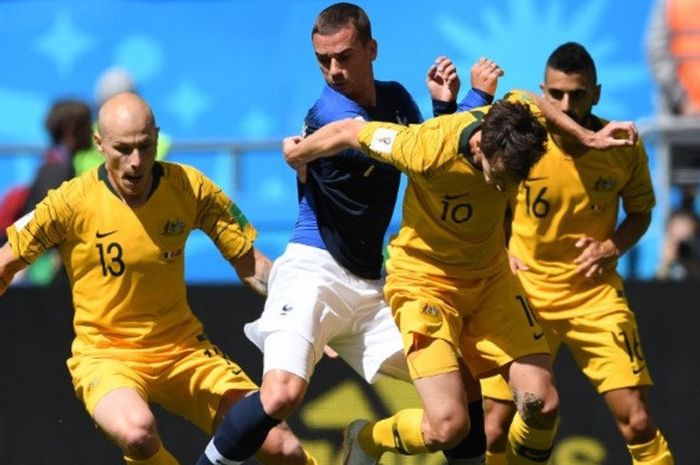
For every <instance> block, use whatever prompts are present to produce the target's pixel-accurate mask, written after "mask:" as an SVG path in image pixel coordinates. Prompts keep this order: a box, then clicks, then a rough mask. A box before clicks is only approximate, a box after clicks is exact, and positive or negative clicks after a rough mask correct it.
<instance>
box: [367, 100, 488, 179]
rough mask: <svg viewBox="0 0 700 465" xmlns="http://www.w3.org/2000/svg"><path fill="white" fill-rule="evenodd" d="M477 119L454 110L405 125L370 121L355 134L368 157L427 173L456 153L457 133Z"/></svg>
mask: <svg viewBox="0 0 700 465" xmlns="http://www.w3.org/2000/svg"><path fill="white" fill-rule="evenodd" d="M476 119H477V118H476V116H475V115H474V114H472V113H471V112H464V113H456V114H452V115H445V116H440V117H438V118H433V119H430V120H427V121H426V122H424V123H422V124H412V125H410V126H408V127H406V126H401V125H398V124H390V123H381V122H371V123H368V124H366V125H365V126H364V127H363V128H362V130H361V131H360V133H359V135H358V141H359V143H360V145H361V147H362V150H363V151H364V152H365V153H366V154H368V155H369V156H370V157H372V158H375V159H377V160H381V161H384V162H386V163H390V164H392V165H394V166H396V167H397V168H398V169H400V170H401V171H403V172H405V173H407V174H409V175H423V176H430V173H431V172H434V171H436V170H441V169H443V168H444V167H446V166H447V165H449V164H450V163H451V162H452V161H454V160H455V159H456V158H457V157H458V156H459V147H458V146H459V133H460V131H461V129H463V128H465V127H467V126H469V124H470V122H473V121H475V120H476Z"/></svg>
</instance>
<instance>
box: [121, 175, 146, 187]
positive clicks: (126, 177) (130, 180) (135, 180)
mask: <svg viewBox="0 0 700 465" xmlns="http://www.w3.org/2000/svg"><path fill="white" fill-rule="evenodd" d="M142 178H143V175H140V176H130V175H128V174H125V175H124V180H125V181H126V182H127V183H129V184H132V185H133V184H138V183H139V181H141V179H142Z"/></svg>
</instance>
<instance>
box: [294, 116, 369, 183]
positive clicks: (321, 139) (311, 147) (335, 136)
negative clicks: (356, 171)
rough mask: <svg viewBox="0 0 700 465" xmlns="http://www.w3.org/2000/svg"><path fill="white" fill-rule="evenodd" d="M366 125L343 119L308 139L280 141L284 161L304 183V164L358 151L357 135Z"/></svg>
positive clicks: (354, 120) (362, 122) (360, 121)
mask: <svg viewBox="0 0 700 465" xmlns="http://www.w3.org/2000/svg"><path fill="white" fill-rule="evenodd" d="M366 124H367V122H366V121H362V120H357V119H344V120H341V121H334V122H332V123H329V124H327V125H325V126H323V127H321V128H319V129H318V130H317V131H316V132H314V133H313V134H311V135H310V136H308V137H305V138H302V137H300V136H291V137H287V138H285V139H284V141H282V151H283V152H284V159H285V160H286V161H287V163H288V164H289V166H291V167H292V168H294V169H295V170H297V175H298V176H299V180H300V181H301V182H305V181H306V164H307V163H309V162H311V161H313V160H316V159H318V158H323V157H330V156H332V155H335V154H337V153H338V152H340V151H342V150H344V149H348V148H352V149H356V150H359V149H360V143H359V141H358V140H357V135H358V134H359V133H360V131H361V130H362V128H363V127H364V126H365V125H366Z"/></svg>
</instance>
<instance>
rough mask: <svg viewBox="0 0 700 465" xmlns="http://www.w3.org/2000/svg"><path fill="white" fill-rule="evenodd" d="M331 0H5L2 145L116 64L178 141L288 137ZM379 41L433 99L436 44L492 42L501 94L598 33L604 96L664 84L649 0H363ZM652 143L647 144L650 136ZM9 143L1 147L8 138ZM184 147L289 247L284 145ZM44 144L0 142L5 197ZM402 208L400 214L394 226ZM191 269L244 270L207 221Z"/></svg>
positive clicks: (191, 277)
mask: <svg viewBox="0 0 700 465" xmlns="http://www.w3.org/2000/svg"><path fill="white" fill-rule="evenodd" d="M329 3H330V2H320V1H315V0H314V1H310V0H309V1H307V0H304V1H302V0H236V1H206V0H205V1H196V2H195V1H189V2H188V1H167V0H153V1H136V0H134V1H124V0H122V1H119V0H112V1H94V2H93V1H90V2H88V1H61V0H56V1H51V2H48V1H41V2H40V1H3V2H0V43H2V44H3V45H2V47H0V63H1V64H0V66H1V67H2V70H1V71H0V148H1V147H2V146H3V145H4V146H7V145H17V144H24V145H27V144H28V145H33V146H41V145H45V144H46V143H47V140H46V136H45V134H44V131H43V129H42V120H43V117H44V115H45V112H46V111H47V109H48V107H49V105H50V104H51V102H52V101H53V100H54V99H56V98H60V97H66V96H74V97H79V98H83V99H86V100H92V96H93V88H94V83H95V80H96V79H97V77H98V76H99V74H100V73H101V72H102V71H104V70H105V69H107V68H108V67H110V66H114V65H119V66H122V67H124V68H126V69H127V70H129V71H130V72H131V73H132V74H133V75H134V77H135V79H136V81H137V82H138V85H139V90H140V92H141V93H142V94H144V95H145V96H146V97H147V98H148V99H149V100H150V101H151V102H152V104H153V107H154V109H155V111H156V114H157V118H158V122H159V124H160V126H161V127H162V129H163V130H164V131H165V132H166V133H168V134H169V135H170V136H171V137H172V139H173V140H174V142H175V143H178V142H185V141H189V142H192V141H242V142H245V141H256V140H272V141H275V140H279V139H280V138H281V137H283V136H285V135H290V134H295V133H298V132H299V130H300V124H301V120H302V118H303V116H304V114H305V112H306V110H307V108H308V107H309V106H310V104H311V103H312V102H313V101H314V100H315V98H316V97H317V95H318V94H319V92H320V89H321V86H322V80H321V77H320V74H319V72H318V70H317V65H316V63H315V60H314V55H313V52H312V49H311V44H310V28H311V24H312V22H313V20H314V18H315V16H316V14H317V13H318V12H319V11H320V10H321V9H322V8H324V7H325V6H327V5H328V4H329ZM358 3H359V4H361V5H362V6H363V7H364V8H365V9H366V10H367V11H368V13H369V15H370V17H371V18H372V21H373V27H374V34H375V37H376V38H377V39H378V41H379V58H378V60H377V62H376V77H377V78H378V79H392V80H399V81H401V82H402V83H404V84H405V85H406V87H407V88H408V89H409V90H410V91H411V92H412V94H413V95H414V96H415V98H416V100H417V101H418V103H419V105H420V106H421V109H422V110H423V112H424V114H429V112H430V103H429V99H428V96H427V92H426V90H425V88H424V84H423V82H424V76H425V71H426V69H427V68H428V66H429V65H430V63H431V61H432V60H433V59H434V58H435V57H436V56H437V55H439V54H447V55H449V56H451V57H453V58H454V59H455V61H456V63H457V64H458V66H459V69H460V70H461V72H462V76H463V77H464V78H465V80H466V78H467V72H468V69H469V67H470V65H471V63H472V62H473V61H474V60H476V59H477V58H479V57H480V56H488V57H490V58H493V59H495V60H497V61H498V62H499V63H500V64H501V65H502V66H503V68H504V69H505V70H506V76H505V77H504V78H503V79H502V81H501V86H500V90H499V95H502V93H503V92H505V91H506V90H508V89H510V88H526V89H532V90H537V89H538V85H539V83H540V81H541V77H542V68H543V63H544V61H545V59H546V57H547V55H548V54H549V52H550V51H551V50H552V49H553V48H554V47H556V46H557V45H558V44H560V43H562V42H564V41H568V40H575V41H579V42H581V43H583V44H584V45H585V46H586V47H588V48H589V50H590V51H591V53H592V54H593V56H594V58H595V59H596V61H597V63H598V67H599V75H600V81H601V82H602V83H603V98H602V103H601V104H600V105H599V107H598V108H597V111H598V112H599V113H600V114H602V115H605V116H607V117H610V118H616V119H639V118H643V117H646V116H649V115H652V114H653V112H654V85H653V82H652V80H651V78H650V74H649V70H648V67H647V64H646V61H645V55H644V47H643V39H644V35H645V29H646V24H647V21H648V16H649V14H650V8H651V5H650V3H651V0H643V1H638V2H610V1H606V0H592V1H589V2H580V1H575V0H496V1H492V2H474V1H464V0H447V1H443V2H440V6H439V8H437V7H435V6H433V5H434V3H431V2H423V1H404V2H392V1H374V2H369V1H360V2H358ZM651 148H652V147H650V149H651ZM0 152H2V151H0ZM171 159H172V160H174V161H181V162H186V163H191V164H193V165H196V166H198V167H200V168H201V169H203V170H204V171H205V172H206V173H207V174H209V175H210V176H211V177H213V178H214V179H215V180H216V181H217V182H218V183H219V184H221V185H222V187H223V188H224V189H225V190H226V191H228V192H229V193H230V194H231V195H232V197H233V198H234V199H235V201H236V202H238V203H239V204H240V206H241V207H242V209H243V210H244V211H245V212H246V214H247V215H248V216H249V218H250V220H251V221H252V222H253V223H254V224H255V225H256V226H257V227H258V228H259V230H260V232H261V235H260V240H259V242H258V245H259V246H260V247H261V248H262V249H263V250H264V251H265V252H267V253H268V254H270V255H271V256H273V257H276V256H278V255H279V254H280V253H281V251H282V249H283V247H284V244H285V242H286V239H287V237H288V235H289V232H290V229H291V227H292V225H293V222H294V218H295V212H296V195H295V187H294V186H295V183H294V175H293V173H292V172H291V170H289V169H288V168H287V167H286V165H285V164H284V163H283V161H282V159H281V157H280V154H279V152H278V151H275V150H272V151H269V150H268V151H263V152H258V151H256V152H248V153H243V154H242V155H240V157H239V158H238V159H237V160H236V159H234V157H232V156H231V155H230V153H227V152H226V151H223V150H222V151H209V152H197V153H184V152H181V153H178V152H175V153H173V154H172V155H171ZM38 160H39V154H38V153H24V152H22V151H14V152H11V153H0V173H2V176H0V196H2V195H3V194H4V193H5V192H6V191H7V190H8V189H9V188H10V187H12V186H13V185H16V184H19V183H26V182H29V181H30V180H31V178H32V175H33V173H34V170H35V168H36V166H37V163H38ZM397 223H398V216H397V217H396V218H395V220H394V226H393V227H396V224H397ZM660 223H661V222H660V219H659V217H658V215H657V219H656V221H655V223H654V224H653V225H652V228H651V229H650V231H649V232H648V233H647V235H646V237H645V238H644V240H643V242H642V245H641V247H639V248H638V249H637V250H636V258H637V259H636V260H634V266H633V267H631V266H629V265H630V264H629V263H628V261H625V262H623V264H622V269H623V271H624V272H625V273H626V274H627V275H628V276H630V275H631V276H634V277H642V278H645V277H650V276H652V275H653V273H654V268H655V266H656V262H657V257H658V253H659V240H660V236H661V233H662V227H661V224H660ZM186 253H187V257H188V268H187V279H188V281H189V282H230V281H233V280H234V279H235V277H234V273H233V272H232V270H231V269H230V268H229V267H228V265H227V264H226V263H225V262H224V261H223V260H222V259H220V258H219V256H218V254H217V252H216V251H215V249H214V248H213V247H212V246H211V244H209V242H208V240H207V239H206V238H205V237H204V236H203V235H196V236H195V237H194V240H192V241H190V244H189V246H188V249H187V251H186Z"/></svg>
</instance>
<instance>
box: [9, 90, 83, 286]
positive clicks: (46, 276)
mask: <svg viewBox="0 0 700 465" xmlns="http://www.w3.org/2000/svg"><path fill="white" fill-rule="evenodd" d="M91 124H92V118H91V115H90V107H89V106H88V104H86V103H84V102H81V101H79V100H59V101H57V102H56V103H54V104H53V105H52V106H51V109H50V110H49V113H48V115H47V116H46V121H45V127H46V130H47V131H48V133H49V136H50V138H51V147H50V148H49V149H48V150H47V152H46V153H45V154H44V159H43V161H42V164H41V166H40V167H39V171H38V172H37V174H36V176H35V177H34V180H33V182H32V184H31V185H30V186H29V187H28V191H27V193H26V196H27V199H26V201H25V203H24V207H23V208H22V211H21V214H20V216H21V215H25V214H27V213H29V212H31V211H32V210H34V207H35V206H36V204H37V203H39V202H40V201H41V200H42V199H43V198H44V197H46V194H47V192H48V191H49V190H50V189H55V188H57V187H58V186H60V185H61V184H62V183H63V182H64V181H68V180H69V179H71V178H73V177H74V176H75V170H74V168H73V157H74V156H75V154H76V153H77V152H78V151H80V150H85V149H87V148H89V147H90V146H91V145H92V129H91ZM16 219H17V218H15V220H16ZM61 269H62V267H61V262H60V259H59V258H58V254H56V253H48V254H45V255H44V256H43V258H42V259H41V260H37V261H36V262H35V263H33V264H32V266H31V267H29V268H28V269H27V270H26V273H25V274H24V275H23V279H22V282H24V283H31V284H38V285H47V284H64V283H65V282H66V281H65V279H63V278H65V274H64V273H63V272H61V271H60V270H61Z"/></svg>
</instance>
